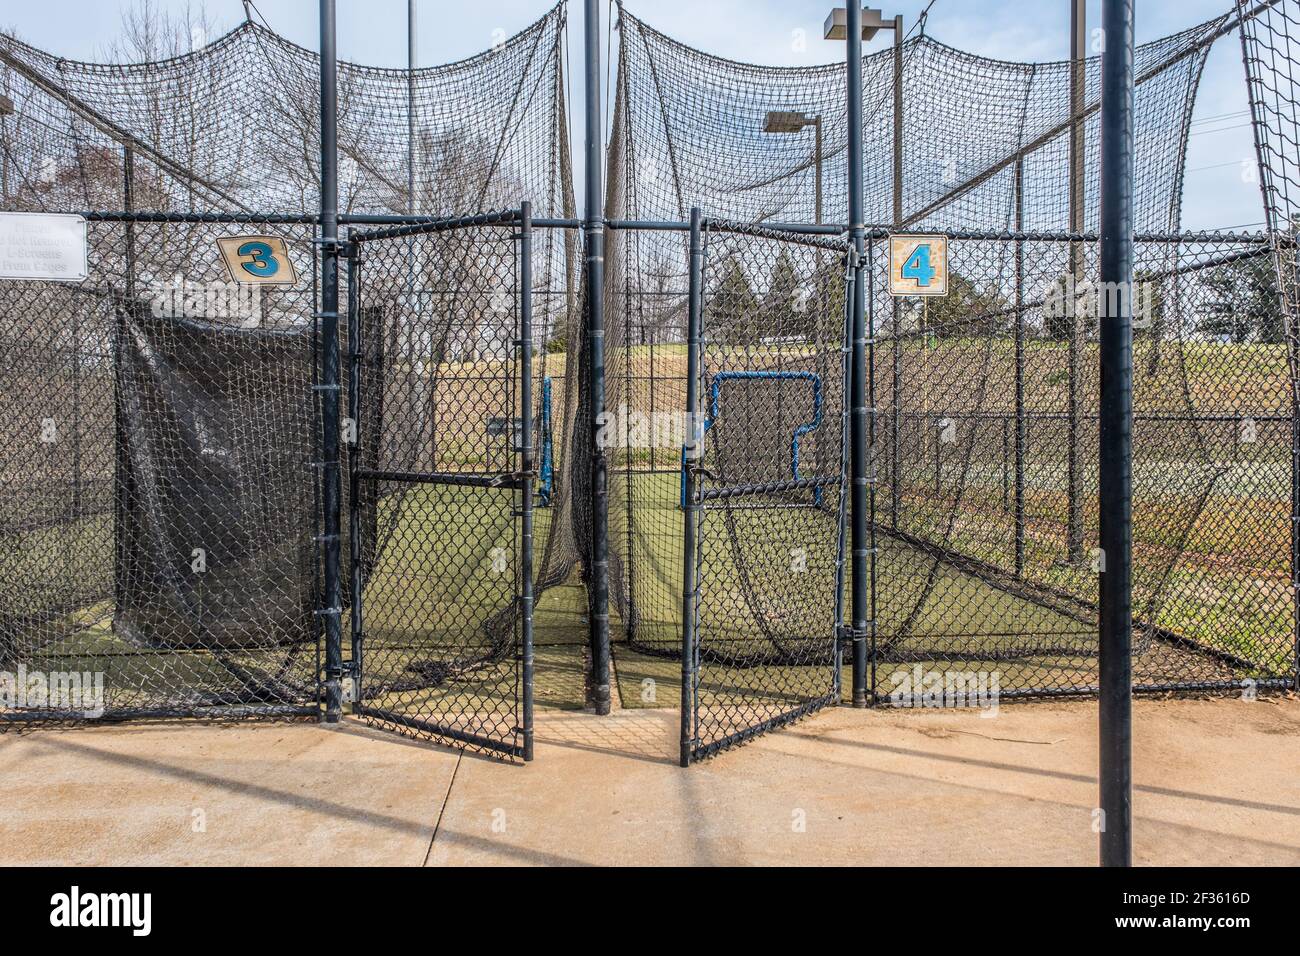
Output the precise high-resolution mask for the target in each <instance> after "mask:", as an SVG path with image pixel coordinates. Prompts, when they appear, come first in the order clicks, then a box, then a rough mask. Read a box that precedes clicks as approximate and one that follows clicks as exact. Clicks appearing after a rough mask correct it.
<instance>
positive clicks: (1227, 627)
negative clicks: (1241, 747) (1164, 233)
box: [872, 235, 1294, 697]
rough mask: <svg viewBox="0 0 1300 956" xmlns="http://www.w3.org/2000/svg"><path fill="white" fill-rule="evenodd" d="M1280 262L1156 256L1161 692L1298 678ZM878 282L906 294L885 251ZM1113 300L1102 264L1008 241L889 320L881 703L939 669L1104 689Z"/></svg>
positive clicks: (1139, 356) (1153, 324) (1035, 688)
mask: <svg viewBox="0 0 1300 956" xmlns="http://www.w3.org/2000/svg"><path fill="white" fill-rule="evenodd" d="M1269 256H1270V247H1269V244H1268V242H1267V237H1265V236H1253V237H1252V236H1241V237H1214V236H1206V237H1202V238H1197V237H1195V236H1191V235H1188V236H1178V237H1166V238H1160V239H1154V240H1151V241H1145V242H1139V244H1138V252H1137V262H1138V268H1137V286H1136V289H1135V293H1134V294H1135V311H1136V320H1135V326H1136V332H1135V339H1134V454H1133V489H1134V491H1133V494H1134V531H1133V554H1134V559H1133V560H1134V570H1133V594H1134V599H1133V605H1134V618H1135V635H1134V665H1133V667H1134V682H1135V685H1137V686H1139V687H1152V688H1165V687H1172V686H1175V685H1183V686H1211V685H1215V684H1218V685H1221V686H1225V687H1226V686H1239V685H1240V683H1241V682H1242V681H1243V680H1252V681H1261V682H1262V681H1272V682H1278V681H1281V680H1285V679H1286V678H1287V677H1288V675H1289V674H1290V673H1291V668H1292V662H1291V646H1292V633H1293V632H1292V625H1291V618H1292V615H1293V613H1294V595H1293V593H1292V590H1291V588H1290V587H1289V584H1288V581H1289V569H1288V563H1289V562H1288V554H1289V551H1288V548H1287V547H1286V542H1287V541H1288V540H1289V533H1290V532H1289V526H1290V520H1291V517H1290V516H1291V497H1290V496H1291V487H1292V474H1291V435H1290V420H1291V413H1290V409H1289V407H1288V402H1289V392H1288V389H1289V385H1288V373H1287V355H1286V353H1287V349H1286V345H1285V343H1284V342H1283V327H1284V325H1285V323H1284V321H1283V313H1282V310H1281V308H1280V305H1279V302H1278V299H1277V297H1276V286H1275V283H1274V282H1273V281H1272V276H1271V272H1270V262H1269ZM1076 257H1078V258H1076ZM1080 261H1081V262H1082V267H1081V270H1080V271H1079V272H1078V273H1077V275H1078V280H1079V281H1078V284H1077V285H1075V284H1074V283H1073V282H1072V281H1071V278H1072V277H1073V276H1074V275H1075V274H1076V273H1075V272H1074V271H1073V270H1074V269H1075V263H1078V262H1080ZM873 267H874V268H875V270H876V272H877V275H878V279H877V283H876V287H877V288H878V289H887V275H888V268H889V264H888V260H887V256H886V255H885V254H884V253H883V252H882V254H881V255H879V256H877V258H876V261H875V262H874V265H873ZM1105 294H1107V293H1106V290H1104V289H1102V288H1101V287H1100V286H1099V284H1098V282H1097V278H1096V263H1095V246H1094V244H1092V243H1077V242H1071V241H1070V240H1069V239H1068V238H1065V237H1062V238H1059V239H1057V240H1047V239H1046V238H1040V239H1037V240H1028V239H1023V238H1015V237H1014V236H1013V235H1003V236H997V235H990V236H988V237H987V238H969V237H968V238H962V239H958V240H954V241H952V242H951V243H950V246H949V294H948V295H947V296H946V297H942V298H938V297H936V298H933V299H922V298H919V297H913V298H898V299H891V298H890V297H889V296H888V295H887V292H886V293H882V294H880V295H878V296H877V297H876V298H875V299H874V300H873V303H872V305H873V316H874V329H875V339H876V344H875V377H874V379H873V382H874V385H875V389H876V406H877V410H878V411H877V436H878V443H877V446H876V448H875V450H874V451H875V461H876V464H877V466H878V468H879V474H880V478H881V481H880V492H879V496H878V500H877V512H876V516H875V529H876V532H877V536H878V537H877V541H878V548H879V553H878V559H877V594H876V606H877V608H878V609H879V617H878V619H877V622H876V640H875V645H874V651H873V657H872V660H873V662H874V664H875V668H874V669H875V673H876V679H875V683H874V685H873V686H874V687H875V689H876V691H877V693H878V694H879V695H881V696H884V697H889V696H890V694H891V692H892V691H893V690H894V689H895V688H896V687H897V686H898V685H899V683H900V682H901V681H902V678H901V677H900V675H903V676H906V675H907V673H908V668H907V667H906V665H909V664H912V663H915V662H919V661H930V662H938V663H940V664H942V665H944V666H945V667H957V668H959V669H963V670H969V671H975V672H979V671H984V672H987V673H996V674H997V675H998V681H999V685H1000V688H1001V692H1002V693H1011V694H1015V693H1025V692H1045V693H1063V692H1088V691H1091V690H1094V689H1095V686H1096V679H1097V678H1096V651H1097V647H1096V614H1097V597H1096V587H1097V578H1098V575H1099V574H1100V573H1104V565H1103V558H1102V555H1101V554H1100V552H1099V551H1098V550H1097V547H1096V537H1097V504H1096V502H1097V482H1098V476H1097V465H1096V455H1095V453H1094V449H1095V448H1096V445H1097V441H1098V436H1097V418H1096V407H1097V394H1098V390H1099V384H1100V383H1099V381H1098V379H1097V371H1096V370H1097V360H1096V348H1097V343H1096V317H1097V315H1098V314H1099V312H1098V309H1099V300H1100V296H1102V295H1105ZM1072 336H1078V338H1079V339H1080V342H1081V344H1080V361H1079V364H1078V374H1079V379H1078V383H1077V387H1078V389H1079V392H1080V394H1081V396H1082V401H1081V402H1080V403H1079V404H1078V405H1077V406H1076V411H1075V413H1073V414H1072V413H1071V401H1070V388H1069V385H1070V374H1069V366H1070V361H1071V358H1070V354H1071V341H1070V340H1071V338H1072ZM1071 449H1078V453H1077V454H1075V455H1073V456H1072V455H1071V454H1070V452H1071ZM1072 468H1073V469H1075V471H1074V475H1073V481H1071V469H1072ZM1072 489H1073V490H1074V492H1073V493H1074V494H1077V496H1078V497H1077V500H1071V494H1072ZM1076 514H1077V515H1078V516H1079V518H1080V519H1081V527H1080V529H1079V542H1080V544H1079V545H1078V546H1076V545H1075V544H1074V542H1073V541H1072V538H1073V527H1072V515H1076Z"/></svg>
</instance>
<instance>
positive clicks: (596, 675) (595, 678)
mask: <svg viewBox="0 0 1300 956" xmlns="http://www.w3.org/2000/svg"><path fill="white" fill-rule="evenodd" d="M583 8H584V10H583V12H584V19H583V30H584V37H583V40H584V53H585V56H584V60H585V63H586V97H587V102H586V106H587V130H586V143H585V147H586V164H587V168H586V205H587V219H586V223H585V233H586V247H587V248H586V259H587V354H588V355H589V356H590V357H591V367H590V369H589V373H590V376H591V378H590V382H589V390H590V393H591V421H590V422H588V423H587V424H588V426H589V428H590V429H591V568H590V569H589V574H588V583H589V586H590V589H591V591H590V598H589V600H590V605H591V611H590V615H589V618H590V629H589V630H590V634H589V636H590V643H591V694H592V704H593V705H594V707H595V710H596V713H597V714H601V715H604V714H608V713H609V691H610V688H609V540H608V533H609V488H608V474H607V471H606V462H605V450H604V449H603V448H601V447H600V445H599V443H598V441H597V438H598V436H599V434H600V426H599V424H598V423H599V422H600V421H601V420H602V419H603V416H604V414H605V202H604V195H603V192H604V190H603V176H602V175H601V163H602V161H603V152H604V151H603V150H602V148H601V146H602V143H603V142H604V128H603V125H602V123H601V115H600V0H584V2H583Z"/></svg>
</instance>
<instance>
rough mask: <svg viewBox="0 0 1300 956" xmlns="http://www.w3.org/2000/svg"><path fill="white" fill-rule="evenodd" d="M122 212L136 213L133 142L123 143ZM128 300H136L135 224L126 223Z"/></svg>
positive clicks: (129, 221)
mask: <svg viewBox="0 0 1300 956" xmlns="http://www.w3.org/2000/svg"><path fill="white" fill-rule="evenodd" d="M122 211H123V212H126V213H132V212H135V149H134V147H133V145H132V140H129V139H128V140H124V141H123V142H122ZM125 231H126V298H127V301H128V302H130V301H134V299H135V223H134V222H132V221H131V220H130V219H128V220H127V221H126V225H125Z"/></svg>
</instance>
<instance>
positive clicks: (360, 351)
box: [348, 249, 376, 703]
mask: <svg viewBox="0 0 1300 956" xmlns="http://www.w3.org/2000/svg"><path fill="white" fill-rule="evenodd" d="M364 349H365V342H364V341H362V337H361V255H360V252H358V251H357V250H356V249H354V250H353V253H352V255H351V256H350V257H349V258H348V418H349V419H350V420H351V422H352V427H351V428H350V429H349V434H350V435H351V436H352V447H351V448H349V449H348V563H349V567H348V583H349V587H350V590H351V601H350V604H351V607H350V609H349V610H350V612H351V618H350V624H351V639H352V674H351V676H352V700H353V702H354V703H359V702H360V701H361V658H362V654H363V643H364V642H363V638H362V633H363V628H364V623H365V622H364V619H363V618H362V609H361V587H362V579H361V571H362V568H361V561H362V554H363V552H362V550H361V528H362V525H361V517H362V515H361V479H360V476H359V474H358V469H359V468H360V467H361V462H360V460H359V458H360V454H361V358H362V356H363V355H364V354H365V351H364ZM371 467H376V465H371Z"/></svg>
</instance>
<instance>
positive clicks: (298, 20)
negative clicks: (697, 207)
mask: <svg viewBox="0 0 1300 956" xmlns="http://www.w3.org/2000/svg"><path fill="white" fill-rule="evenodd" d="M133 2H134V0H39V2H36V3H26V4H6V8H5V10H4V12H3V13H0V27H2V28H3V29H5V30H9V31H14V32H16V33H17V34H18V35H19V36H20V37H22V38H23V39H24V40H26V41H27V42H29V43H32V44H34V45H36V46H39V47H42V48H44V49H46V50H49V51H50V52H52V53H56V54H59V55H62V56H66V57H70V58H74V59H90V60H95V59H103V58H104V54H105V48H106V45H107V43H108V42H109V41H111V40H112V38H114V37H115V36H116V35H117V34H118V33H119V31H120V27H121V16H122V12H123V10H124V9H126V8H128V7H129V6H131V4H132V3H133ZM156 2H157V3H158V5H159V6H161V7H164V8H167V9H169V10H181V9H183V8H184V7H185V5H186V2H187V0H156ZM190 2H191V3H194V5H196V6H198V5H200V4H198V3H197V2H196V0H190ZM417 3H418V8H419V20H420V25H419V55H420V61H421V63H423V64H426V65H428V64H432V63H442V62H447V61H449V60H455V59H460V58H462V57H465V56H469V55H471V54H473V53H477V52H479V51H480V50H483V49H485V48H486V47H489V46H491V45H492V44H493V42H495V40H496V39H499V38H501V37H503V36H509V35H511V34H513V33H515V32H517V31H518V30H520V29H522V28H523V27H524V26H526V25H527V24H529V23H531V22H532V21H533V20H535V19H537V18H538V17H540V16H541V15H542V14H543V13H544V12H545V11H546V10H547V9H549V8H550V6H551V0H473V2H466V0H417ZM926 3H927V0H899V2H896V3H894V4H893V5H887V4H885V3H884V0H880V5H881V6H882V7H886V9H885V13H886V15H890V14H894V13H901V14H903V16H904V17H905V18H906V22H907V26H908V27H909V28H910V27H911V25H912V24H914V22H915V18H916V16H917V15H918V14H919V12H920V11H921V10H922V9H923V8H924V7H925V6H926ZM202 5H203V6H204V7H205V8H206V10H207V12H208V14H209V15H210V16H211V18H212V19H213V20H215V21H216V22H217V24H218V25H219V27H220V28H221V29H222V30H224V29H226V28H229V27H231V26H234V25H235V24H236V23H238V22H239V21H240V20H242V19H243V17H244V6H243V3H242V2H240V0H207V2H206V4H202ZM833 5H834V3H833V0H627V6H628V9H629V10H631V11H633V12H635V13H636V14H637V15H638V16H640V17H642V19H644V20H646V21H647V22H649V23H650V24H652V25H653V26H655V27H657V28H659V29H661V30H663V31H664V32H666V33H668V34H670V35H671V36H674V37H676V38H677V39H680V40H682V41H684V42H686V43H689V44H691V45H692V46H696V47H699V48H701V49H705V50H708V51H710V52H713V53H717V54H719V55H721V56H727V57H731V58H734V59H739V60H747V61H750V62H755V63H766V64H774V65H792V66H793V65H802V64H811V63H826V62H830V61H833V60H835V59H836V58H837V56H840V55H842V52H841V51H842V50H843V46H842V44H839V43H828V42H826V41H824V40H822V39H821V24H822V21H823V20H824V19H825V17H826V14H827V13H828V12H829V10H830V8H831V7H832V6H833ZM255 6H256V8H257V10H258V11H260V13H261V15H262V16H263V17H264V18H265V19H266V21H267V22H268V23H269V24H270V26H271V27H272V28H273V29H275V30H276V31H277V32H278V33H281V34H283V35H284V36H287V37H288V38H289V39H291V40H293V41H294V42H296V43H300V44H302V45H303V46H307V47H311V48H315V47H316V45H317V39H318V27H317V20H316V16H317V14H316V11H317V2H316V0H255ZM1230 6H1232V0H1142V3H1140V4H1138V21H1137V32H1138V40H1139V42H1141V41H1143V40H1147V39H1154V38H1156V37H1159V36H1163V35H1165V34H1168V33H1172V32H1174V31H1177V30H1180V29H1182V28H1184V27H1187V26H1191V25H1192V24H1194V23H1199V22H1201V21H1203V20H1206V19H1209V18H1210V17H1212V16H1215V15H1217V14H1219V13H1222V12H1223V11H1224V10H1226V9H1228V8H1229V7H1230ZM606 10H607V8H606ZM1100 15H1101V4H1100V0H1091V2H1089V4H1088V18H1089V23H1090V24H1096V23H1098V22H1099V20H1100ZM569 20H570V27H569V31H570V48H571V50H572V51H573V52H574V53H575V54H576V53H577V52H578V51H579V50H580V44H581V39H582V8H581V3H580V0H570V13H569ZM338 23H339V50H340V53H341V55H342V56H344V57H345V58H347V59H349V60H355V61H358V62H363V63H371V64H375V65H379V66H403V65H405V62H406V0H338ZM606 26H607V24H606ZM799 31H802V34H801V33H800V32H799ZM926 31H927V32H928V33H929V34H930V35H931V36H933V37H935V38H936V39H939V40H942V41H944V42H945V43H950V44H952V45H953V46H957V47H961V48H962V49H966V50H970V51H971V52H973V53H978V54H981V55H984V56H990V57H998V58H1003V59H1009V60H1055V59H1064V58H1066V57H1067V56H1068V55H1069V2H1068V0H1046V2H1044V0H1020V2H1017V3H1005V2H994V0H935V3H934V5H933V7H932V8H931V11H930V16H929V20H928V23H927V26H926ZM801 39H802V41H803V42H800V40H801ZM888 42H889V37H888V35H887V34H882V35H881V36H880V37H878V38H877V39H876V40H874V41H872V43H871V44H869V45H868V49H875V48H876V47H877V46H879V45H882V44H886V43H888ZM602 46H603V39H602ZM570 86H571V89H573V91H574V93H575V95H579V96H580V89H579V88H578V87H577V86H575V85H574V81H573V79H572V78H571V80H570ZM575 105H578V104H575ZM1246 107H1247V102H1246V97H1245V85H1244V82H1243V79H1242V72H1241V48H1240V44H1239V42H1238V40H1237V38H1236V36H1235V35H1230V36H1228V37H1225V38H1224V39H1222V40H1220V41H1219V43H1218V44H1216V46H1215V49H1214V51H1213V52H1212V53H1211V57H1210V62H1209V64H1208V65H1207V68H1206V73H1205V77H1204V80H1203V82H1202V86H1201V92H1200V96H1199V98H1198V101H1197V108H1196V116H1195V120H1196V122H1195V125H1194V127H1193V130H1194V133H1193V136H1192V141H1191V148H1190V151H1189V155H1188V178H1187V189H1186V198H1185V205H1184V213H1183V222H1184V226H1185V227H1186V228H1189V229H1199V228H1225V227H1231V226H1247V225H1254V224H1257V223H1259V221H1260V220H1261V219H1262V218H1263V216H1262V213H1261V211H1260V205H1261V204H1260V198H1259V187H1258V185H1256V184H1255V183H1254V182H1253V181H1251V180H1250V179H1249V178H1248V177H1246V176H1244V175H1243V168H1249V166H1250V164H1251V163H1253V157H1254V148H1253V145H1252V142H1251V136H1250V129H1249V126H1248V125H1247V124H1248V117H1247V116H1246V115H1244V113H1243V111H1244V110H1245V109H1246ZM579 132H580V131H579ZM580 152H581V151H580V150H575V156H579V155H580ZM1243 164H1245V167H1243ZM579 195H581V190H579Z"/></svg>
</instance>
